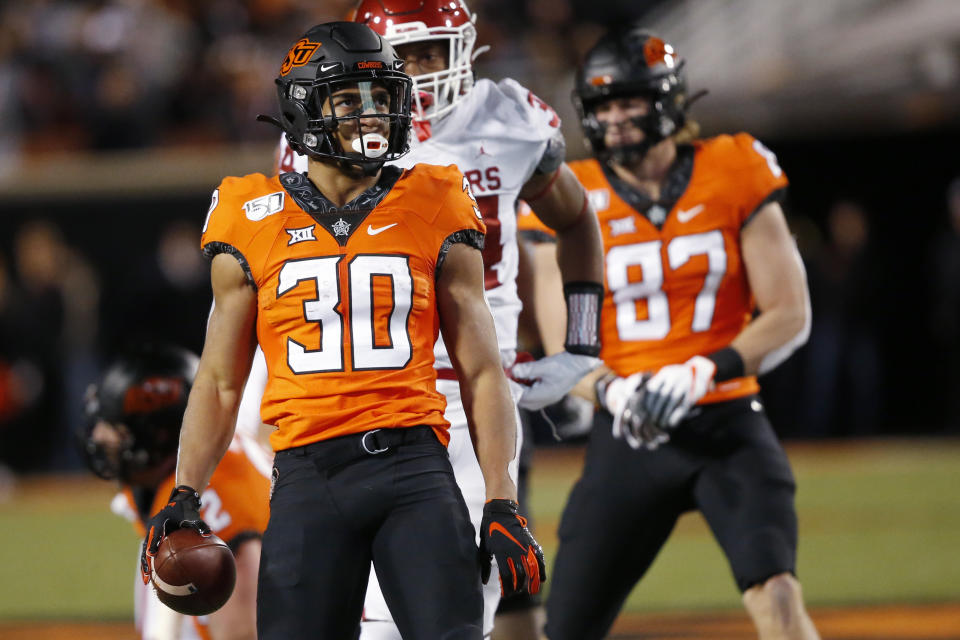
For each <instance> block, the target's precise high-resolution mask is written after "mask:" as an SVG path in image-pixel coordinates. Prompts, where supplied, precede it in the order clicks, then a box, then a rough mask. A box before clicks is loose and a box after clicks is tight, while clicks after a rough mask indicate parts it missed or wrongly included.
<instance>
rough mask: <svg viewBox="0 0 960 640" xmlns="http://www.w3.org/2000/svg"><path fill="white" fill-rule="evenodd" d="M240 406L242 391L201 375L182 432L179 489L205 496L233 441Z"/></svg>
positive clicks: (178, 472)
mask: <svg viewBox="0 0 960 640" xmlns="http://www.w3.org/2000/svg"><path fill="white" fill-rule="evenodd" d="M239 406H240V392H239V390H237V389H233V388H230V387H224V386H220V385H218V384H217V382H216V381H215V380H214V379H212V378H208V377H201V376H200V375H199V374H198V376H197V379H196V380H195V382H194V384H193V388H192V389H191V391H190V400H189V402H188V403H187V410H186V412H185V413H184V416H183V428H182V429H181V430H180V450H179V453H178V455H177V484H178V485H181V484H184V485H187V486H190V487H193V488H194V489H196V490H197V491H200V492H201V493H202V492H203V490H204V488H205V487H206V486H207V484H209V482H210V477H211V476H212V475H213V471H214V469H216V467H217V464H219V462H220V459H221V458H223V454H224V453H226V451H227V447H229V446H230V441H231V440H232V439H233V431H234V427H235V425H236V418H237V409H238V408H239Z"/></svg>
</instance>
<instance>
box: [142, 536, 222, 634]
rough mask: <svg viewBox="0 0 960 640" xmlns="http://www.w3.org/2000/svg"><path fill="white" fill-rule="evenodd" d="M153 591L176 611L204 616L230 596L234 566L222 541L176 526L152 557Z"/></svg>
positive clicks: (215, 537)
mask: <svg viewBox="0 0 960 640" xmlns="http://www.w3.org/2000/svg"><path fill="white" fill-rule="evenodd" d="M151 581H152V582H153V587H154V590H155V591H156V592H157V597H158V598H160V602H162V603H163V604H165V605H167V606H168V607H170V608H171V609H173V610H174V611H176V612H178V613H183V614H185V615H189V616H205V615H207V614H209V613H213V612H214V611H216V610H217V609H219V608H220V607H222V606H223V605H224V603H225V602H226V601H227V600H228V599H229V598H230V594H232V593H233V586H234V584H235V583H236V581H237V565H236V562H234V559H233V552H231V551H230V547H228V546H227V545H226V544H225V543H224V542H223V540H221V539H220V538H218V537H217V536H214V535H209V536H202V535H200V534H199V533H198V532H197V531H195V530H193V529H177V530H176V531H174V532H173V533H171V534H170V535H168V536H167V537H166V538H164V539H163V540H162V541H161V542H160V547H159V548H158V549H157V555H156V557H155V558H154V559H153V575H152V576H151Z"/></svg>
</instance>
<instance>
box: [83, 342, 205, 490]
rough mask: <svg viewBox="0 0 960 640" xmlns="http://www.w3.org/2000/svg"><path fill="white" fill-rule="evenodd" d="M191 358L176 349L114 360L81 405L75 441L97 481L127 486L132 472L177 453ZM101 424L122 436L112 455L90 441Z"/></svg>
mask: <svg viewBox="0 0 960 640" xmlns="http://www.w3.org/2000/svg"><path fill="white" fill-rule="evenodd" d="M197 363H198V358H197V356H196V355H194V354H193V353H191V352H190V351H187V350H186V349H180V348H178V347H173V346H167V345H161V346H145V347H142V348H140V349H137V350H136V351H132V352H129V353H127V354H125V355H123V356H121V357H120V358H118V359H117V360H116V361H114V362H113V363H112V364H111V365H110V366H109V367H108V368H107V370H106V372H105V373H104V374H103V377H102V379H101V380H100V382H99V383H98V384H96V385H93V386H91V387H90V389H89V390H88V391H87V396H86V399H85V401H84V414H85V417H86V420H85V423H84V426H83V427H82V429H81V431H80V434H79V437H80V446H81V449H82V452H83V456H84V460H85V462H86V464H87V466H88V467H89V468H90V470H91V471H93V472H94V473H95V474H96V475H98V476H100V477H101V478H104V479H107V480H111V479H119V480H121V481H127V480H128V479H129V477H130V475H131V474H132V473H136V472H138V471H146V470H149V469H152V468H154V467H156V466H157V465H159V464H162V463H164V462H165V461H167V460H168V459H169V458H170V457H171V456H172V455H174V454H175V453H176V451H177V445H178V442H179V439H180V425H181V423H182V421H183V412H184V410H185V409H186V408H187V397H188V396H189V395H190V387H191V386H192V385H193V378H194V376H195V375H196V372H197ZM100 421H104V422H107V423H110V424H111V425H112V426H113V427H115V428H117V429H119V430H121V431H122V434H121V435H122V436H123V440H122V442H121V444H120V445H119V449H118V450H113V448H112V447H111V450H108V448H107V447H105V446H104V445H102V444H101V443H99V442H97V441H95V440H94V439H93V430H94V428H95V427H96V425H97V423H98V422H100Z"/></svg>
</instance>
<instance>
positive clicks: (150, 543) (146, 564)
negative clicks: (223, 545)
mask: <svg viewBox="0 0 960 640" xmlns="http://www.w3.org/2000/svg"><path fill="white" fill-rule="evenodd" d="M183 528H190V529H196V530H197V531H198V532H199V533H200V534H201V535H204V536H208V535H210V527H209V526H207V523H206V522H204V521H203V520H201V519H200V494H199V493H197V492H196V490H194V488H193V487H188V486H186V485H183V484H182V485H180V486H178V487H174V488H173V491H172V492H170V499H169V500H167V506H165V507H164V508H163V509H161V510H160V511H158V512H157V513H156V515H155V516H153V517H152V518H150V520H149V521H147V537H146V539H145V540H144V541H143V548H141V550H140V573H141V577H142V578H143V584H147V583H149V582H150V569H151V567H152V563H153V557H154V556H155V555H157V549H158V548H159V547H160V542H161V541H162V540H163V539H164V538H165V537H166V536H168V535H169V534H170V533H171V532H173V531H176V530H177V529H183Z"/></svg>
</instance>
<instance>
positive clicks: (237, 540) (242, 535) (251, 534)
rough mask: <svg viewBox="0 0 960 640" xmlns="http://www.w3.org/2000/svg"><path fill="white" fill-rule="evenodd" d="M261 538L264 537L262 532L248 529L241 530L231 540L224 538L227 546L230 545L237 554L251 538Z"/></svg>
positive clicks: (234, 553) (231, 549)
mask: <svg viewBox="0 0 960 640" xmlns="http://www.w3.org/2000/svg"><path fill="white" fill-rule="evenodd" d="M261 538H263V534H261V533H260V532H259V531H254V530H253V529H247V530H245V531H241V532H239V533H238V534H237V535H235V536H233V537H232V538H230V539H229V540H224V542H226V543H227V546H228V547H230V551H232V552H233V555H237V551H239V550H240V547H241V545H243V543H244V542H249V541H250V540H260V539H261Z"/></svg>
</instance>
